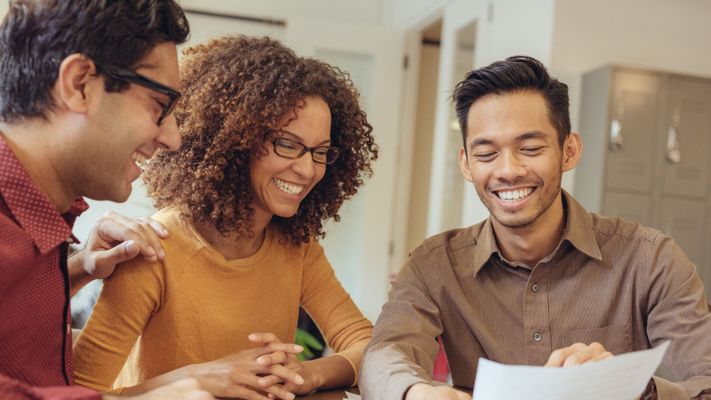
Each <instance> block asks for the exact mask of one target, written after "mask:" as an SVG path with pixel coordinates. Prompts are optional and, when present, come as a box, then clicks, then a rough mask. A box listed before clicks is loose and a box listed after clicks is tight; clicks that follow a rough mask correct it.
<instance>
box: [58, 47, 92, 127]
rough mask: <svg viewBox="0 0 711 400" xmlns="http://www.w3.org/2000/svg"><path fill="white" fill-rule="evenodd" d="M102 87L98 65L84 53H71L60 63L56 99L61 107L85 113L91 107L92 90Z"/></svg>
mask: <svg viewBox="0 0 711 400" xmlns="http://www.w3.org/2000/svg"><path fill="white" fill-rule="evenodd" d="M98 87H101V88H102V90H103V81H102V80H101V79H98V76H97V74H96V65H95V64H94V62H93V61H92V60H91V59H90V58H88V57H86V56H85V55H83V54H79V53H75V54H71V55H69V56H68V57H66V58H65V59H64V60H62V62H61V64H59V75H58V76H57V82H56V83H55V86H54V94H55V101H57V103H58V104H59V105H60V107H66V108H67V109H69V110H70V111H72V112H75V113H80V114H85V113H86V112H87V111H88V109H89V101H90V99H91V98H92V97H93V96H92V94H93V93H92V91H93V90H96V89H97V88H98Z"/></svg>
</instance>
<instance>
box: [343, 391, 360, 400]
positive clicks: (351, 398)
mask: <svg viewBox="0 0 711 400" xmlns="http://www.w3.org/2000/svg"><path fill="white" fill-rule="evenodd" d="M346 396H348V397H344V398H343V400H360V395H359V394H355V393H351V392H346Z"/></svg>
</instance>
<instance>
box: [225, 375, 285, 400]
mask: <svg viewBox="0 0 711 400" xmlns="http://www.w3.org/2000/svg"><path fill="white" fill-rule="evenodd" d="M262 379H263V378H261V377H258V376H256V375H251V374H245V373H237V374H235V375H233V376H231V381H232V383H233V385H231V387H230V390H229V397H236V398H240V399H260V400H262V399H274V398H279V399H283V400H293V399H294V398H295V397H296V396H295V395H294V394H293V393H291V392H289V391H287V390H285V389H284V388H283V387H282V386H281V385H279V382H282V380H281V378H278V377H276V379H267V380H266V381H265V382H266V383H271V382H275V383H272V384H271V385H268V386H263V385H261V382H262ZM260 392H264V393H260ZM265 394H266V395H267V396H265Z"/></svg>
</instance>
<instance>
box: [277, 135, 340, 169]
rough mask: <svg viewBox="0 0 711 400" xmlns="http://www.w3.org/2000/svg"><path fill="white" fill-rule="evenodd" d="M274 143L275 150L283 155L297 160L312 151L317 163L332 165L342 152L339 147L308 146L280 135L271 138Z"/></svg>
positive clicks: (279, 154)
mask: <svg viewBox="0 0 711 400" xmlns="http://www.w3.org/2000/svg"><path fill="white" fill-rule="evenodd" d="M270 141H271V142H272V144H273V145H274V152H275V153H276V154H277V155H278V156H281V157H284V158H289V159H292V160H295V159H297V158H301V157H303V155H304V154H306V153H311V159H312V160H314V162H315V163H317V164H323V165H330V164H333V163H334V162H336V160H337V159H338V155H339V154H340V153H341V152H340V150H339V149H338V147H333V146H317V147H308V146H304V145H303V144H301V143H299V142H295V141H293V140H290V139H287V138H283V137H279V138H273V139H271V140H270Z"/></svg>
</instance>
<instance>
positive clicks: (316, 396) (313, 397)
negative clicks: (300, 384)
mask: <svg viewBox="0 0 711 400" xmlns="http://www.w3.org/2000/svg"><path fill="white" fill-rule="evenodd" d="M347 390H348V391H349V392H351V393H356V394H358V393H360V392H358V388H355V387H353V388H348V389H347ZM345 398H346V390H345V389H336V390H326V391H323V392H314V393H311V394H310V395H308V396H299V397H297V399H303V400H341V399H345Z"/></svg>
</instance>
